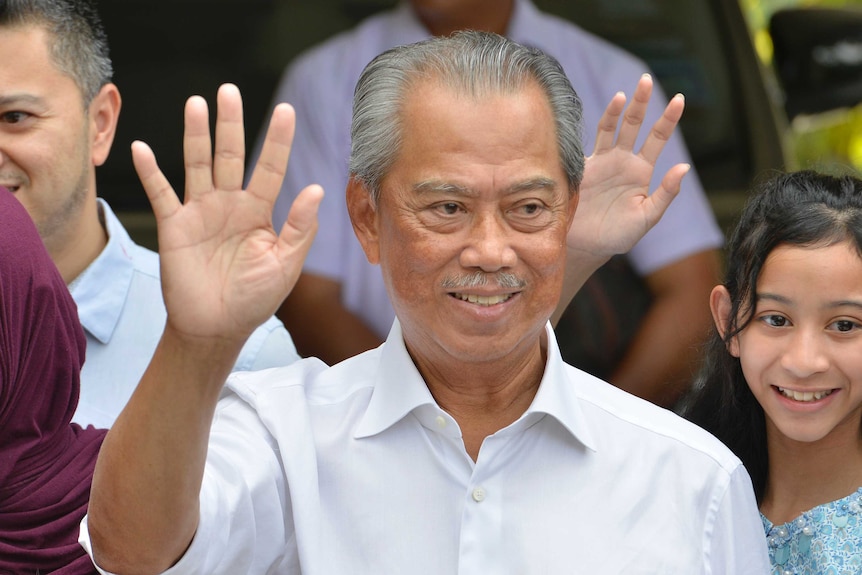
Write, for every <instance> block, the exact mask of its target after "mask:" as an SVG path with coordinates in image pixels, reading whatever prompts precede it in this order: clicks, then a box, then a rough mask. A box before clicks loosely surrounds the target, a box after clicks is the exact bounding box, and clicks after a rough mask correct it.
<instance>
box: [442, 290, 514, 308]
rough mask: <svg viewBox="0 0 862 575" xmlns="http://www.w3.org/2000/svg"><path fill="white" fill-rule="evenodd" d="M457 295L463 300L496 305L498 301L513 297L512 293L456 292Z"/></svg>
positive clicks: (484, 304)
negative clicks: (477, 293) (481, 293)
mask: <svg viewBox="0 0 862 575" xmlns="http://www.w3.org/2000/svg"><path fill="white" fill-rule="evenodd" d="M455 297H457V298H458V299H460V300H462V301H468V302H470V303H475V304H479V305H483V306H488V305H495V304H498V303H503V302H504V301H506V300H507V299H509V298H510V297H512V294H505V295H490V296H486V295H475V294H466V293H456V294H455Z"/></svg>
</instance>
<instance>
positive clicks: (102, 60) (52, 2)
mask: <svg viewBox="0 0 862 575" xmlns="http://www.w3.org/2000/svg"><path fill="white" fill-rule="evenodd" d="M27 25H35V26H40V27H44V28H45V30H46V31H47V32H48V33H49V35H50V38H49V46H48V49H49V51H50V53H51V59H52V60H53V62H54V65H55V66H57V69H58V70H60V72H62V73H63V74H65V75H67V76H69V77H70V78H72V80H73V81H74V82H75V84H76V85H77V86H78V89H79V90H80V91H81V96H82V98H83V101H84V105H85V106H88V105H89V104H90V102H91V101H92V100H93V98H94V97H95V96H96V94H98V93H99V90H101V89H102V86H104V85H105V84H107V83H109V82H110V81H111V78H112V76H113V73H114V70H113V66H112V65H111V58H110V56H109V55H108V39H107V35H106V34H105V30H104V28H103V26H102V21H101V19H100V18H99V15H98V13H97V12H96V8H95V6H94V5H93V3H91V2H90V1H88V0H0V27H15V26H27Z"/></svg>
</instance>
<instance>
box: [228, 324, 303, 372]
mask: <svg viewBox="0 0 862 575" xmlns="http://www.w3.org/2000/svg"><path fill="white" fill-rule="evenodd" d="M299 359H300V357H299V353H298V352H297V351H296V346H295V345H294V343H293V339H292V338H291V337H290V334H289V333H288V332H287V329H285V327H284V324H282V323H281V321H280V320H279V319H278V318H275V317H271V318H269V319H268V320H267V321H266V323H264V324H263V325H262V326H260V327H259V328H257V329H256V330H254V332H252V334H251V337H249V339H248V341H247V342H246V343H245V345H244V346H243V348H242V351H240V354H239V357H238V358H237V361H236V364H234V367H233V371H257V370H260V369H267V368H270V367H282V366H285V365H290V364H291V363H293V362H295V361H297V360H299Z"/></svg>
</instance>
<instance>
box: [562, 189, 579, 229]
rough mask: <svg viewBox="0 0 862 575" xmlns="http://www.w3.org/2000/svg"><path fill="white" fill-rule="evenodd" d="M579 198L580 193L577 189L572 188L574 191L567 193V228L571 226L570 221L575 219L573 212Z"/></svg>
mask: <svg viewBox="0 0 862 575" xmlns="http://www.w3.org/2000/svg"><path fill="white" fill-rule="evenodd" d="M580 199H581V193H580V191H579V190H574V192H572V193H571V194H570V195H569V203H568V209H569V223H568V225H567V226H566V229H567V230H568V229H569V228H571V227H572V221H573V220H574V219H575V212H576V211H577V210H578V202H579V201H580Z"/></svg>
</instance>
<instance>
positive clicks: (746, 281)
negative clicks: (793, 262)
mask: <svg viewBox="0 0 862 575" xmlns="http://www.w3.org/2000/svg"><path fill="white" fill-rule="evenodd" d="M842 242H849V243H850V245H851V246H853V247H854V248H855V250H856V252H857V253H858V254H860V257H862V180H859V179H857V178H855V177H853V176H830V175H825V174H820V173H817V172H813V171H802V172H794V173H788V174H780V175H777V176H775V177H772V178H770V179H768V180H766V181H764V182H763V183H762V184H761V185H760V186H759V189H758V190H757V192H756V194H755V195H754V196H752V197H751V198H750V199H749V201H748V203H747V205H746V206H745V208H744V210H743V211H742V214H741V216H740V218H739V222H738V223H737V226H736V229H735V230H734V232H733V234H732V235H731V238H730V242H729V244H728V247H727V272H726V277H725V281H724V286H725V287H726V288H727V291H728V293H729V294H730V301H731V310H730V317H729V318H728V319H729V322H728V329H727V332H726V333H725V335H724V337H723V338H722V337H721V336H720V335H719V333H718V330H713V333H712V335H711V337H710V339H709V341H708V342H707V346H706V350H705V354H704V361H703V366H702V369H701V372H700V375H699V378H698V381H697V383H696V385H695V386H694V391H693V396H692V397H691V399H690V401H689V402H687V404H688V407H687V408H686V410H685V412H684V415H686V417H688V418H689V419H691V420H692V421H694V422H695V423H697V424H699V425H701V426H702V427H704V428H706V429H707V430H708V431H710V432H712V433H713V434H714V435H715V436H716V437H718V438H719V439H721V440H722V441H723V442H724V443H725V444H726V445H727V446H728V447H729V448H730V449H731V450H732V451H733V452H734V453H736V455H737V456H738V457H739V458H740V459H741V460H742V462H743V464H744V465H745V467H746V468H747V469H748V472H749V474H750V475H751V478H752V482H753V483H754V491H755V495H756V496H757V500H758V502H760V501H762V500H763V495H764V491H765V489H766V483H767V479H768V476H767V469H768V467H767V466H768V455H769V454H768V453H767V447H766V423H765V421H766V420H765V415H764V412H763V409H762V408H761V407H760V404H758V402H757V400H756V399H755V398H754V395H753V394H752V393H751V390H750V389H749V387H748V384H747V383H746V381H745V377H744V376H743V373H742V366H741V364H740V360H739V358H736V357H733V356H732V355H731V354H730V353H729V351H728V345H729V343H730V341H731V339H732V338H733V337H735V336H736V335H738V334H739V332H740V331H742V330H743V329H745V327H746V326H748V324H749V323H750V322H751V321H752V319H753V316H754V310H755V306H756V302H757V281H758V278H759V277H760V274H761V272H762V271H763V264H764V262H765V261H766V259H767V257H768V256H769V254H770V253H772V251H773V250H774V249H775V248H777V247H779V246H798V247H812V248H814V247H826V246H830V245H834V244H837V243H842Z"/></svg>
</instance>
